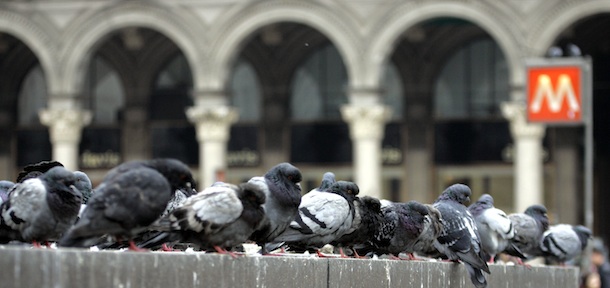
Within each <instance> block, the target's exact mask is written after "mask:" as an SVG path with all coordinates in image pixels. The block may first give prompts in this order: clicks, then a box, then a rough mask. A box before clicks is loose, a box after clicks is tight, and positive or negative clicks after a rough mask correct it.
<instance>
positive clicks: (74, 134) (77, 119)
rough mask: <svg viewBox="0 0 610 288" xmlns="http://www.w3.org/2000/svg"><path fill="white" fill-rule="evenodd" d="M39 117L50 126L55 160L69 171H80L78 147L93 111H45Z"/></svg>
mask: <svg viewBox="0 0 610 288" xmlns="http://www.w3.org/2000/svg"><path fill="white" fill-rule="evenodd" d="M38 116H39V117H40V122H41V123H42V124H44V125H46V126H49V134H50V138H51V145H52V146H53V159H54V160H56V161H59V162H61V163H62V164H63V165H64V166H65V167H66V168H67V169H69V170H78V145H79V143H80V139H81V135H82V128H83V127H85V126H87V125H89V123H91V118H92V116H93V115H92V114H91V111H88V110H82V109H77V108H65V109H57V108H56V109H45V110H41V111H40V112H39V113H38Z"/></svg>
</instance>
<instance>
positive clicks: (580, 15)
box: [530, 1, 610, 56]
mask: <svg viewBox="0 0 610 288" xmlns="http://www.w3.org/2000/svg"><path fill="white" fill-rule="evenodd" d="M572 3H573V5H574V6H578V9H575V8H572V7H565V6H563V7H560V8H558V9H560V11H551V12H549V13H547V17H545V18H544V20H542V21H541V22H540V23H541V24H540V25H539V26H538V27H539V29H537V30H535V31H536V32H535V33H532V35H531V37H530V39H533V40H532V41H531V43H532V49H533V51H532V52H533V53H534V54H535V55H536V56H543V55H544V54H545V53H546V51H547V49H548V48H549V47H551V45H553V41H555V39H556V38H557V37H558V36H559V35H560V34H561V33H562V32H563V31H564V30H565V29H566V28H568V27H569V26H570V25H572V24H574V23H575V22H576V21H578V20H581V19H584V18H586V17H588V16H593V15H596V14H603V13H610V2H608V1H595V2H581V1H574V2H572Z"/></svg>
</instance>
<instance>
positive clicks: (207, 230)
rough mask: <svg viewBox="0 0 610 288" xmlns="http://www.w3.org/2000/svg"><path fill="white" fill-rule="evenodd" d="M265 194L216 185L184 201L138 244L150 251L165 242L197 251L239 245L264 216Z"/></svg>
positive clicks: (250, 188) (248, 187) (244, 186)
mask: <svg viewBox="0 0 610 288" xmlns="http://www.w3.org/2000/svg"><path fill="white" fill-rule="evenodd" d="M264 203H265V194H264V193H263V192H262V191H261V190H260V189H259V187H257V186H256V185H253V184H251V183H242V184H240V185H239V186H237V185H233V184H228V183H222V182H217V183H215V184H214V185H213V186H211V187H208V188H206V189H204V190H203V191H201V192H200V193H197V194H195V195H193V196H191V197H189V198H187V199H186V201H185V202H184V204H183V205H182V206H181V207H178V208H176V209H175V210H174V211H173V212H171V214H169V215H168V216H167V217H166V218H164V219H162V220H160V221H159V224H158V225H155V228H156V229H158V230H161V231H166V232H160V233H158V234H157V235H156V236H155V237H153V238H151V239H150V240H148V241H146V242H144V243H142V244H140V247H143V248H153V247H158V246H159V245H161V244H163V243H166V242H181V243H190V244H195V245H197V246H198V247H199V248H200V249H211V248H214V249H215V250H216V251H218V252H221V253H225V252H226V249H229V248H232V247H234V246H237V245H239V244H242V243H244V242H246V240H248V238H249V237H250V235H252V233H253V232H254V231H255V230H256V229H258V228H259V226H260V225H261V223H262V221H263V219H264V217H265V211H264V209H263V206H262V205H263V204H264Z"/></svg>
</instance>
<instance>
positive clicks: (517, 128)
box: [502, 102, 545, 212]
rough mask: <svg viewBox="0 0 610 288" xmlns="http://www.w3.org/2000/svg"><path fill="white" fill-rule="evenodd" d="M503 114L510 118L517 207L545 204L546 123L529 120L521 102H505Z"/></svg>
mask: <svg viewBox="0 0 610 288" xmlns="http://www.w3.org/2000/svg"><path fill="white" fill-rule="evenodd" d="M502 114H503V115H504V117H505V118H506V119H508V120H509V121H510V131H511V135H512V137H513V143H514V157H513V159H514V173H513V174H514V177H515V187H514V195H513V197H514V209H515V211H516V212H523V211H525V209H526V208H527V207H529V206H530V205H533V204H544V193H543V180H544V178H543V170H542V168H543V167H542V164H543V149H542V138H543V137H544V132H545V126H544V125H542V124H537V123H528V121H527V115H526V105H525V104H524V103H522V102H507V103H503V104H502Z"/></svg>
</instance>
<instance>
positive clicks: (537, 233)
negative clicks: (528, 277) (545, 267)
mask: <svg viewBox="0 0 610 288" xmlns="http://www.w3.org/2000/svg"><path fill="white" fill-rule="evenodd" d="M546 213H547V210H546V207H544V206H543V205H538V204H537V205H532V206H530V207H528V208H527V209H525V212H524V213H512V214H510V215H508V218H509V219H510V221H511V222H512V223H513V227H514V229H515V236H514V237H513V239H510V240H509V243H510V244H511V245H509V246H507V248H506V249H505V250H504V252H505V253H507V254H509V255H512V256H515V257H519V259H523V260H529V259H532V258H534V257H538V256H542V254H543V253H542V250H541V249H540V242H541V241H542V235H543V234H544V232H545V231H546V230H547V229H548V228H549V218H548V217H547V215H546ZM513 247H516V248H517V249H518V252H519V253H515V251H514V249H513ZM519 254H521V256H519ZM520 264H522V263H520Z"/></svg>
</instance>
